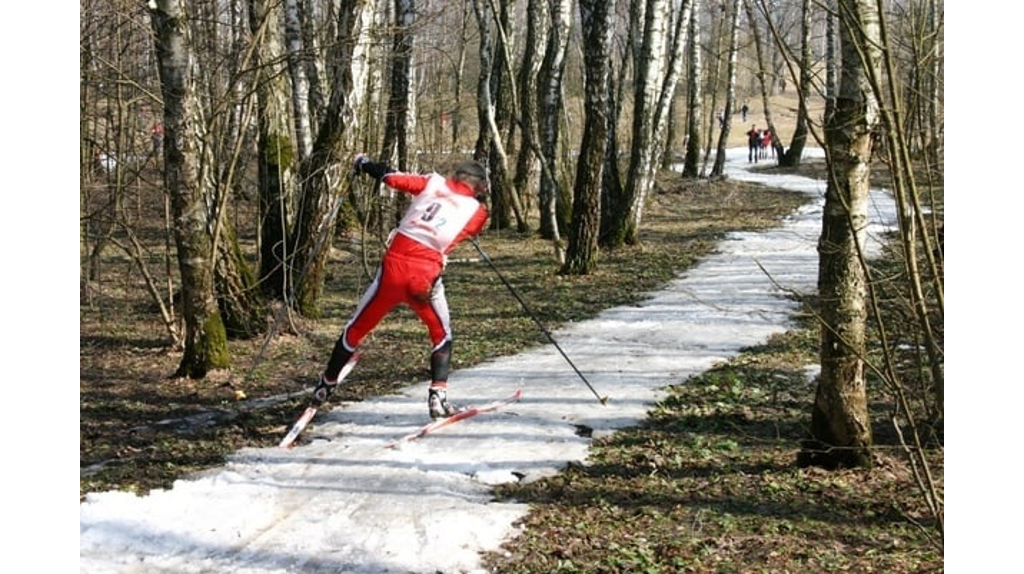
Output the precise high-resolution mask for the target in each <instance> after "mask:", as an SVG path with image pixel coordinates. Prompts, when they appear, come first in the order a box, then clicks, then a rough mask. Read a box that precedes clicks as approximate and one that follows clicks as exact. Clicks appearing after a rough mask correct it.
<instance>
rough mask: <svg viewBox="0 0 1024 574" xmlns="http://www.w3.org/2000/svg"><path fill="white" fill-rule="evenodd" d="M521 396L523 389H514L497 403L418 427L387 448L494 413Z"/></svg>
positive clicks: (460, 412)
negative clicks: (482, 414) (514, 390)
mask: <svg viewBox="0 0 1024 574" xmlns="http://www.w3.org/2000/svg"><path fill="white" fill-rule="evenodd" d="M522 396H523V389H516V392H514V393H512V394H511V395H509V396H507V397H505V398H504V399H501V400H497V401H494V402H490V403H487V404H484V405H480V406H476V407H468V408H465V409H463V410H461V411H459V412H457V413H455V414H454V415H452V416H450V417H446V418H443V419H437V420H435V421H431V422H429V423H427V424H425V425H423V426H422V427H420V429H419V430H417V431H414V432H411V433H409V434H407V435H405V436H403V437H400V438H397V439H395V440H393V441H391V442H390V443H388V444H387V447H388V448H395V447H397V446H398V445H400V444H404V443H407V442H412V441H414V440H416V439H418V438H422V437H424V436H427V435H428V434H431V433H434V432H437V431H438V430H440V429H443V428H444V427H447V426H450V425H453V424H455V423H457V422H459V421H464V420H466V419H468V418H470V417H475V416H476V415H478V414H480V413H488V412H491V411H496V410H498V409H500V408H501V407H503V406H506V405H510V404H512V403H514V402H516V401H518V400H519V399H520V398H522Z"/></svg>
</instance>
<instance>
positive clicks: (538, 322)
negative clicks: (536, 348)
mask: <svg viewBox="0 0 1024 574" xmlns="http://www.w3.org/2000/svg"><path fill="white" fill-rule="evenodd" d="M470 241H472V242H473V247H476V250H477V251H479V252H480V257H483V259H484V261H486V262H487V264H488V265H490V266H491V269H493V270H494V273H495V275H497V276H498V279H501V282H502V283H504V284H505V287H508V290H509V292H510V293H512V296H513V297H515V298H516V301H519V304H520V305H522V307H523V310H524V311H526V314H527V315H529V316H530V318H531V319H533V322H534V323H536V324H537V326H538V327H540V330H541V332H543V333H544V334H545V335H547V338H548V341H551V344H552V345H554V346H555V348H556V349H558V352H559V353H561V354H562V358H563V359H565V362H567V363H569V366H570V367H572V370H574V371H576V374H577V375H578V376H579V378H580V379H582V380H583V382H584V383H586V385H587V388H589V389H590V392H592V393H594V396H595V397H597V400H598V401H600V402H601V404H602V405H606V404H608V397H607V396H604V397H602V396H601V395H600V394H598V392H597V391H596V390H594V386H593V385H591V384H590V381H588V380H587V378H586V377H584V376H583V373H581V372H580V370H579V369H577V368H576V364H575V363H573V362H572V359H570V358H569V355H566V354H565V351H563V350H562V347H560V346H559V345H558V341H555V338H554V337H552V336H551V332H550V331H548V330H547V328H546V327H545V326H544V324H543V323H541V322H540V319H538V318H537V315H536V314H535V313H534V312H533V311H531V310H530V307H528V306H527V305H526V301H523V298H522V297H520V296H519V293H516V290H515V289H513V288H512V285H511V284H509V282H508V281H507V280H506V279H505V276H504V275H502V274H501V271H498V268H497V267H496V266H495V265H494V261H491V258H490V257H488V256H487V253H485V252H484V250H483V249H481V248H480V244H479V243H477V241H476V237H471V238H470Z"/></svg>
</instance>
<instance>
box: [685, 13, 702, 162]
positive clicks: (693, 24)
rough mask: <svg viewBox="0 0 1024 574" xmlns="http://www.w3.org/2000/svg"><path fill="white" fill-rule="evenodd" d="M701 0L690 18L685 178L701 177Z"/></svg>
mask: <svg viewBox="0 0 1024 574" xmlns="http://www.w3.org/2000/svg"><path fill="white" fill-rule="evenodd" d="M699 14H700V0H693V16H692V17H691V18H690V21H689V25H690V42H689V48H690V49H689V52H688V54H689V64H690V71H689V73H688V75H687V89H686V134H687V135H686V155H685V157H684V158H683V177H697V176H699V175H700V173H699V169H698V165H699V164H700V140H701V131H700V126H701V123H702V122H703V118H704V114H703V113H702V112H701V109H702V108H701V100H702V99H703V95H702V94H703V90H702V88H701V81H702V76H703V75H704V74H703V70H702V67H701V58H700V18H699V17H698V15H699Z"/></svg>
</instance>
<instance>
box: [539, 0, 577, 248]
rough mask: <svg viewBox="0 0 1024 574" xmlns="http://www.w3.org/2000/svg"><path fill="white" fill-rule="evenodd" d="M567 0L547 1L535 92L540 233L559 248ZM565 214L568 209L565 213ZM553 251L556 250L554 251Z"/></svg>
mask: <svg viewBox="0 0 1024 574" xmlns="http://www.w3.org/2000/svg"><path fill="white" fill-rule="evenodd" d="M572 10H573V3H572V1H571V0H551V11H550V18H551V26H550V29H549V30H548V41H547V47H546V49H545V51H544V62H543V64H542V65H541V69H540V73H539V75H540V86H539V89H538V90H537V95H538V99H539V103H538V106H537V107H538V111H539V120H540V129H539V133H540V148H541V152H542V156H543V158H542V159H543V161H545V162H546V163H547V167H546V169H542V170H541V179H540V192H539V198H538V203H539V204H540V234H541V237H544V238H545V239H550V240H552V242H554V244H555V245H559V241H560V237H559V235H560V232H561V231H562V230H563V229H565V227H566V225H565V224H568V220H566V221H565V222H563V221H561V219H560V218H559V209H558V205H559V204H560V203H562V202H563V201H564V203H565V204H566V205H568V204H570V203H571V200H572V196H571V195H570V194H569V193H567V190H568V186H567V185H565V184H564V180H563V179H561V178H560V177H559V176H560V174H563V173H565V170H562V169H559V166H558V157H559V137H560V134H559V129H558V126H559V122H560V121H561V119H562V118H563V117H564V115H565V112H564V109H563V98H562V92H563V88H562V77H563V74H564V72H565V58H566V51H567V49H568V46H569V35H570V34H571V32H572ZM565 211H566V212H568V210H565ZM556 249H557V248H556ZM556 256H557V257H559V264H561V263H564V262H565V261H564V253H561V252H559V253H556Z"/></svg>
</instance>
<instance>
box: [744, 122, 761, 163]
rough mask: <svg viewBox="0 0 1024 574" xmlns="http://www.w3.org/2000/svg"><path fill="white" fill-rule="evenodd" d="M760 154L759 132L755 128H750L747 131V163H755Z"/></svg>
mask: <svg viewBox="0 0 1024 574" xmlns="http://www.w3.org/2000/svg"><path fill="white" fill-rule="evenodd" d="M760 152H761V132H760V131H758V129H757V126H756V125H754V126H750V129H749V130H748V131H747V162H754V163H757V157H758V154H759V153H760Z"/></svg>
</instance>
